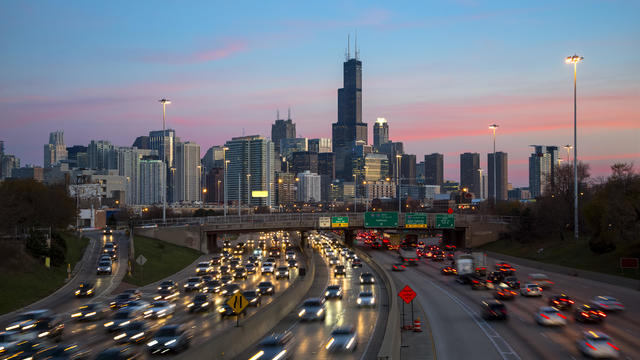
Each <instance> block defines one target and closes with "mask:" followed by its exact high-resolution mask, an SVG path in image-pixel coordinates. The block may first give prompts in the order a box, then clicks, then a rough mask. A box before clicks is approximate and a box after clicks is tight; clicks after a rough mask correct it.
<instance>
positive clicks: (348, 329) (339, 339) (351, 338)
mask: <svg viewBox="0 0 640 360" xmlns="http://www.w3.org/2000/svg"><path fill="white" fill-rule="evenodd" d="M356 347H358V337H357V335H356V331H355V328H354V327H353V326H341V327H338V328H336V329H334V330H333V331H331V338H330V339H329V341H327V344H326V345H325V346H324V348H325V349H327V350H329V351H335V352H337V351H354V350H355V349H356Z"/></svg>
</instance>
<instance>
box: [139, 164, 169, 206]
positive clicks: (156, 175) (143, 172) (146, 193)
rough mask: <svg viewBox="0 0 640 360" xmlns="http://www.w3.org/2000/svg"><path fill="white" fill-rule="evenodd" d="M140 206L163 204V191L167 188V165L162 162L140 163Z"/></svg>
mask: <svg viewBox="0 0 640 360" xmlns="http://www.w3.org/2000/svg"><path fill="white" fill-rule="evenodd" d="M139 174H140V193H139V196H140V198H139V201H138V202H139V204H143V205H154V204H161V203H162V191H163V189H165V188H166V186H165V174H166V170H165V164H164V162H163V161H161V160H141V161H140V173H139Z"/></svg>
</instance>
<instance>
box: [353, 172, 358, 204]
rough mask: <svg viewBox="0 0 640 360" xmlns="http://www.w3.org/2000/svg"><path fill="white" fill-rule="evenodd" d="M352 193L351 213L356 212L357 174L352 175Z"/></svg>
mask: <svg viewBox="0 0 640 360" xmlns="http://www.w3.org/2000/svg"><path fill="white" fill-rule="evenodd" d="M353 193H354V194H355V198H354V200H353V212H354V213H357V212H358V174H353Z"/></svg>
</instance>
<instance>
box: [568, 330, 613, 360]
mask: <svg viewBox="0 0 640 360" xmlns="http://www.w3.org/2000/svg"><path fill="white" fill-rule="evenodd" d="M578 350H580V352H581V353H583V354H584V355H586V356H588V357H591V358H606V359H616V358H618V356H619V351H620V349H619V348H618V347H617V346H615V345H614V344H613V340H611V338H610V337H609V336H608V335H607V334H605V333H603V332H600V331H585V332H583V333H582V339H580V340H578Z"/></svg>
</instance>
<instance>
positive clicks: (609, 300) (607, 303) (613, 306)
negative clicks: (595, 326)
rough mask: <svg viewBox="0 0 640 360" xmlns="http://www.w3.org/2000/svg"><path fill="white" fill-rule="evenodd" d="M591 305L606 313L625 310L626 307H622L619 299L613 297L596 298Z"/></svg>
mask: <svg viewBox="0 0 640 360" xmlns="http://www.w3.org/2000/svg"><path fill="white" fill-rule="evenodd" d="M591 303H592V304H593V305H594V306H597V307H599V308H600V309H602V310H604V311H623V310H624V305H622V303H621V302H620V301H618V299H616V298H614V297H611V296H596V297H594V298H593V299H591Z"/></svg>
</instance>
